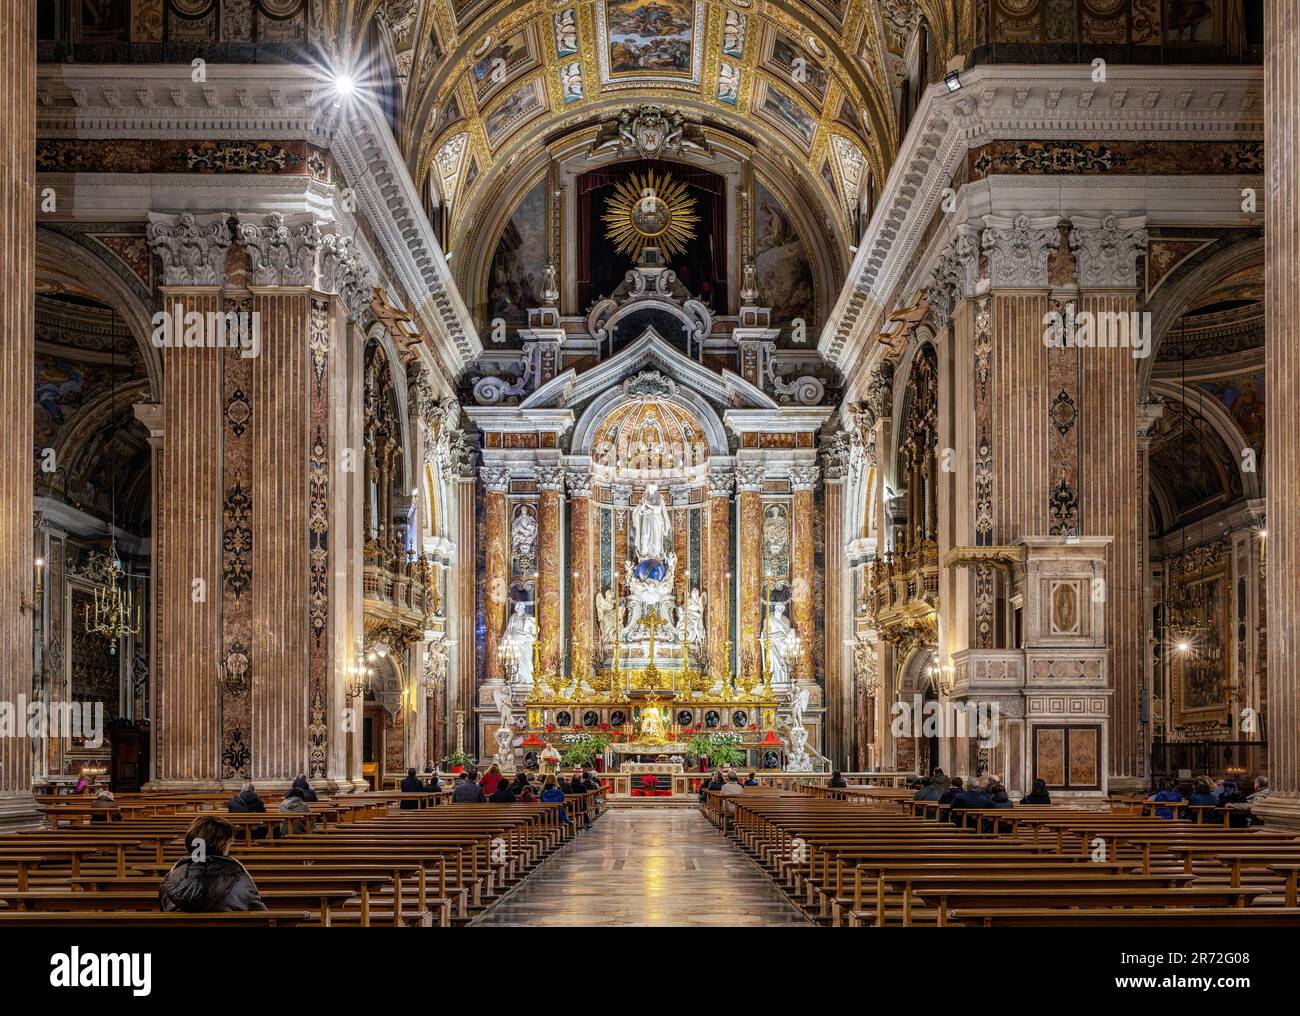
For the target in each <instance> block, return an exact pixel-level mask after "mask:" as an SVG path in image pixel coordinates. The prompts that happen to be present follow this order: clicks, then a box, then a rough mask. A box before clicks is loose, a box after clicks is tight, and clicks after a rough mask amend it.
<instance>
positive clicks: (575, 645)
mask: <svg viewBox="0 0 1300 1016" xmlns="http://www.w3.org/2000/svg"><path fill="white" fill-rule="evenodd" d="M565 480H566V482H567V483H568V485H569V562H570V566H571V570H572V575H570V577H569V667H570V669H571V670H572V672H573V673H574V674H575V675H580V676H583V677H585V676H586V674H587V668H588V667H590V668H591V669H592V670H593V671H594V670H595V668H596V666H597V664H598V661H597V660H596V659H595V657H594V656H593V645H592V642H593V639H592V617H591V612H592V605H593V604H594V602H595V594H594V593H593V591H592V584H593V582H592V569H593V567H594V565H595V558H594V555H593V553H592V534H593V526H592V524H591V515H592V513H591V474H590V473H588V472H570V473H567V474H566V475H565Z"/></svg>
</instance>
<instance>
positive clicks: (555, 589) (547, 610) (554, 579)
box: [534, 466, 564, 680]
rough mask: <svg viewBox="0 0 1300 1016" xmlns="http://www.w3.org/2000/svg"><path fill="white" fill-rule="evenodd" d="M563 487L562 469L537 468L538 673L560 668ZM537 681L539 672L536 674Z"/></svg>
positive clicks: (552, 671)
mask: <svg viewBox="0 0 1300 1016" xmlns="http://www.w3.org/2000/svg"><path fill="white" fill-rule="evenodd" d="M563 489H564V470H563V469H562V468H561V467H559V466H540V467H538V469H537V490H538V500H537V596H538V615H539V616H538V621H537V623H538V627H539V629H540V631H539V632H538V634H537V638H538V642H539V643H540V645H541V656H542V673H543V674H554V673H556V672H557V671H559V670H560V669H561V667H562V666H563V661H562V659H561V656H560V616H561V613H562V604H561V602H560V576H561V575H562V574H563V572H564V559H563V556H562V554H561V549H560V540H561V536H560V529H561V525H562V524H561V521H560V498H561V496H562V495H561V491H562V490H563ZM534 679H535V680H540V679H541V675H536V676H535V678H534Z"/></svg>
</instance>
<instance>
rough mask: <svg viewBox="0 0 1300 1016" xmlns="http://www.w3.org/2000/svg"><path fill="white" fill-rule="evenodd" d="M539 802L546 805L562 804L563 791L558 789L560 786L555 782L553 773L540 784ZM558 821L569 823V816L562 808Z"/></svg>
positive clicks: (547, 775)
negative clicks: (543, 802)
mask: <svg viewBox="0 0 1300 1016" xmlns="http://www.w3.org/2000/svg"><path fill="white" fill-rule="evenodd" d="M540 800H542V801H545V802H546V803H547V804H560V803H563V801H564V791H563V790H561V789H560V785H559V783H558V782H557V781H556V779H555V774H554V773H547V774H546V780H545V781H544V782H543V783H542V793H541V796H540ZM560 821H561V822H567V821H569V815H568V813H567V812H566V811H565V810H564V809H563V808H561V809H560Z"/></svg>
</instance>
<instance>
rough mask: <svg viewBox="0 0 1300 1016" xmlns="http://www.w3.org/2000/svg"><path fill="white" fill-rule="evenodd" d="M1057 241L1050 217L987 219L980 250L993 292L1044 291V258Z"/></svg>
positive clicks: (1053, 222)
mask: <svg viewBox="0 0 1300 1016" xmlns="http://www.w3.org/2000/svg"><path fill="white" fill-rule="evenodd" d="M1057 241H1058V233H1057V229H1056V219H1055V217H1053V216H1047V217H1043V218H1033V219H1031V218H1030V217H1029V216H1027V215H1019V216H1017V217H1016V218H1015V219H1006V218H1003V217H1002V216H998V215H990V216H988V217H987V219H986V220H985V230H984V233H983V236H982V237H981V239H980V246H981V248H982V249H983V251H984V252H985V253H986V254H987V255H988V259H989V281H990V283H991V284H992V286H993V288H994V289H1035V288H1044V289H1045V288H1047V285H1048V281H1047V255H1048V254H1049V253H1050V252H1051V251H1053V250H1055V249H1056V245H1057Z"/></svg>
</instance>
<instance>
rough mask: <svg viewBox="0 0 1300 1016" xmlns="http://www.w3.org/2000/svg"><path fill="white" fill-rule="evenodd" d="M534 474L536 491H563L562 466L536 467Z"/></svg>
mask: <svg viewBox="0 0 1300 1016" xmlns="http://www.w3.org/2000/svg"><path fill="white" fill-rule="evenodd" d="M534 472H535V473H536V475H537V489H538V490H563V489H564V467H563V466H538V467H537V468H536V470H535V471H534Z"/></svg>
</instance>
